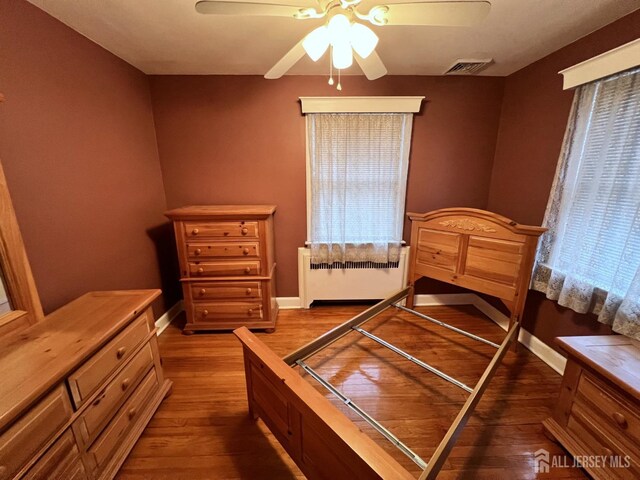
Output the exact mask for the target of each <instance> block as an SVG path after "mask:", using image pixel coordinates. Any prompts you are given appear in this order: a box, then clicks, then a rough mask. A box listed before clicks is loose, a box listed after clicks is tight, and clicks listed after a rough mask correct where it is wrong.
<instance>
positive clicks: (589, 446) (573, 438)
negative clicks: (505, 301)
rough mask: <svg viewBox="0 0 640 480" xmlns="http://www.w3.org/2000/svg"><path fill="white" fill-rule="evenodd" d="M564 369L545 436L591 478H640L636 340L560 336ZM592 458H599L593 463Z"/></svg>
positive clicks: (639, 381)
mask: <svg viewBox="0 0 640 480" xmlns="http://www.w3.org/2000/svg"><path fill="white" fill-rule="evenodd" d="M556 341H557V343H558V345H560V347H561V348H562V349H563V350H564V351H565V352H567V356H568V358H567V366H566V367H565V370H564V375H563V378H562V387H561V390H560V396H559V399H558V402H557V403H556V407H555V411H554V412H553V416H552V417H551V418H548V419H547V420H545V421H544V422H543V423H544V427H545V429H546V431H547V433H548V434H549V435H550V436H552V437H553V438H554V439H556V440H557V441H558V442H560V443H561V444H562V445H563V446H564V447H565V448H566V449H567V450H568V451H569V453H571V454H572V455H573V456H574V457H579V458H583V459H585V462H584V463H583V466H584V468H585V470H587V472H589V474H590V475H591V477H593V478H594V479H629V480H632V479H633V480H635V479H637V478H640V342H638V341H635V340H632V339H630V338H627V337H625V336H622V335H598V336H584V337H559V338H557V339H556ZM595 460H598V461H597V462H596V461H595Z"/></svg>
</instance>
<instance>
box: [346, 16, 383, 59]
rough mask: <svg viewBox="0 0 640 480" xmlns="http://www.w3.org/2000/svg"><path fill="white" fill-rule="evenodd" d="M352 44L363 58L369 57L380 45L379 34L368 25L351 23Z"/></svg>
mask: <svg viewBox="0 0 640 480" xmlns="http://www.w3.org/2000/svg"><path fill="white" fill-rule="evenodd" d="M350 34H351V35H350V36H351V46H352V47H353V49H354V50H355V51H356V53H357V54H358V55H360V56H361V57H362V58H367V57H368V56H369V55H371V53H372V52H373V50H374V49H375V48H376V46H377V45H378V36H377V35H376V34H375V33H374V32H373V30H371V29H370V28H369V27H367V26H366V25H362V24H361V23H353V24H352V25H351V32H350Z"/></svg>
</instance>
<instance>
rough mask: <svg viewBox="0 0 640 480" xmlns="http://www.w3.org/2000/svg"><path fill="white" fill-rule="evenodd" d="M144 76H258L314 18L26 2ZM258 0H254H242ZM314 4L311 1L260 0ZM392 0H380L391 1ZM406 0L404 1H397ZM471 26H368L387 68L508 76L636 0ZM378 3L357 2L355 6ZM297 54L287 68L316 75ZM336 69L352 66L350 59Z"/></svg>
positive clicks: (144, 2)
mask: <svg viewBox="0 0 640 480" xmlns="http://www.w3.org/2000/svg"><path fill="white" fill-rule="evenodd" d="M29 1H30V2H31V3H33V4H34V5H36V6H38V7H40V8H41V9H42V10H44V11H46V12H48V13H49V14H51V15H52V16H54V17H56V18H57V19H59V20H61V21H62V22H64V23H65V24H67V25H69V26H70V27H71V28H73V29H74V30H77V31H78V32H80V33H82V34H83V35H85V36H86V37H88V38H90V39H91V40H93V41H94V42H96V43H98V44H99V45H102V46H103V47H104V48H106V49H107V50H109V51H110V52H112V53H114V54H115V55H117V56H118V57H120V58H122V59H124V60H126V61H127V62H129V63H130V64H132V65H134V66H135V67H137V68H139V69H140V70H142V71H143V72H145V73H148V74H259V75H264V74H265V73H266V72H267V71H268V70H269V69H270V68H271V67H272V66H273V64H275V63H276V62H277V61H278V60H279V59H280V57H281V56H282V55H284V54H285V53H286V52H287V51H288V50H289V49H290V48H291V47H292V46H293V45H294V44H295V43H297V42H298V40H300V39H301V38H302V37H303V36H304V35H306V33H308V32H309V31H311V30H312V29H313V28H315V27H316V26H317V25H321V24H322V20H304V21H301V20H295V19H288V18H276V17H216V16H213V15H201V14H198V13H196V11H195V8H194V5H195V2H196V0H29ZM251 1H254V2H258V1H261V0H251ZM262 1H265V3H289V4H291V5H297V6H315V5H316V3H315V2H314V0H291V1H287V0H262ZM398 1H402V0H390V1H389V2H386V3H397V2H398ZM405 1H406V0H405ZM490 2H491V4H492V8H491V12H490V13H489V16H488V17H487V18H486V19H485V20H484V21H483V22H482V23H481V24H480V25H478V26H476V27H457V28H453V27H408V26H387V27H373V28H374V29H375V31H376V33H377V34H378V36H379V37H380V43H379V45H378V48H377V51H378V53H379V54H380V57H381V58H382V60H383V61H384V63H385V65H386V66H387V69H388V71H389V74H391V75H439V74H442V73H443V72H444V71H445V70H446V69H447V68H448V67H450V66H451V64H452V63H453V62H454V61H455V60H456V59H459V58H464V59H468V58H489V57H490V58H493V59H494V60H495V63H494V64H493V65H491V66H490V67H489V68H487V69H486V70H484V71H483V72H482V73H481V75H492V76H502V75H509V74H511V73H513V72H515V71H517V70H519V69H520V68H522V67H524V66H526V65H528V64H530V63H532V62H534V61H535V60H538V59H540V58H542V57H544V56H545V55H547V54H549V53H551V52H553V51H555V50H557V49H559V48H561V47H563V46H565V45H567V44H569V43H571V42H573V41H575V40H577V39H578V38H580V37H583V36H584V35H587V34H588V33H590V32H592V31H594V30H597V29H598V28H600V27H602V26H604V25H606V24H608V23H611V22H612V21H614V20H616V19H618V18H620V17H622V16H624V15H626V14H628V13H630V12H632V11H634V10H636V9H637V8H639V7H640V4H639V2H638V0H490ZM380 3H381V2H380V1H373V0H364V1H363V4H362V7H363V8H361V9H360V10H361V11H367V8H366V7H368V6H372V5H377V4H380ZM328 66H329V65H328V59H327V56H326V54H325V57H323V58H321V59H320V60H319V61H318V63H313V62H312V61H311V60H310V59H309V58H307V57H306V56H305V58H303V59H302V60H301V61H300V62H298V64H297V65H296V66H295V67H293V68H292V69H291V70H290V71H289V73H288V74H290V75H325V74H326V73H327V70H328ZM345 73H353V74H360V71H359V69H358V67H357V66H355V64H354V66H353V67H351V68H350V69H349V71H347V72H345Z"/></svg>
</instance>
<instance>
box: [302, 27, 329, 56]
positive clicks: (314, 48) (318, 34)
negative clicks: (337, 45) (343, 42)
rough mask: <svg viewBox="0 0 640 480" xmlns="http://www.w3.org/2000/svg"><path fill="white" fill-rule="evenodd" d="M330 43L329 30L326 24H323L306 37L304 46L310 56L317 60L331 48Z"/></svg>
mask: <svg viewBox="0 0 640 480" xmlns="http://www.w3.org/2000/svg"><path fill="white" fill-rule="evenodd" d="M329 43H330V39H329V30H328V29H327V27H326V26H324V25H322V26H321V27H318V28H316V29H315V30H313V31H312V32H311V33H310V34H309V35H307V36H306V37H305V38H304V40H303V41H302V47H303V48H304V51H305V52H307V55H309V58H311V60H313V61H314V62H317V61H318V59H319V58H320V57H322V55H324V52H326V51H327V48H329Z"/></svg>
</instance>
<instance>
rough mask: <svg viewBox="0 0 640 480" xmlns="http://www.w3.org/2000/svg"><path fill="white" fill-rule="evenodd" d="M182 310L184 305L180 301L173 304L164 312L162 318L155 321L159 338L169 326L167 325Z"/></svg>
mask: <svg viewBox="0 0 640 480" xmlns="http://www.w3.org/2000/svg"><path fill="white" fill-rule="evenodd" d="M183 310H184V304H183V302H182V300H179V301H178V302H176V303H175V305H173V306H172V307H171V308H170V309H169V310H167V311H166V312H164V313H163V314H162V316H161V317H160V318H159V319H158V320H156V328H157V329H158V332H157V335H158V336H160V334H161V333H162V332H164V330H165V329H166V328H167V327H168V326H169V324H170V323H171V322H172V321H173V319H174V318H176V317H177V316H178V315H179V314H180V313H182V311H183Z"/></svg>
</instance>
